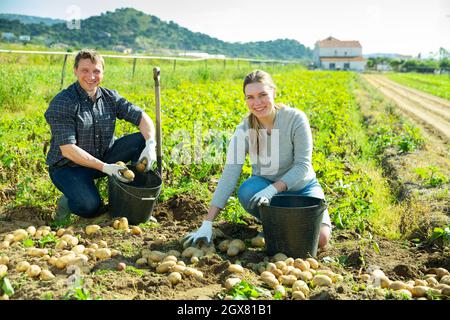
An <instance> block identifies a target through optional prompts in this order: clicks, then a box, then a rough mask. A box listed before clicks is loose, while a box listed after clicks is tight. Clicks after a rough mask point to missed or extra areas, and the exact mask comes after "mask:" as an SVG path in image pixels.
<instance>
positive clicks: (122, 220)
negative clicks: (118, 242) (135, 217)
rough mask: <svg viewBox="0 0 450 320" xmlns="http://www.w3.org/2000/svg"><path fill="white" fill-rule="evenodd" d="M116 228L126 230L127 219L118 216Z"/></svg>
mask: <svg viewBox="0 0 450 320" xmlns="http://www.w3.org/2000/svg"><path fill="white" fill-rule="evenodd" d="M118 228H119V229H120V230H128V219H127V218H125V217H123V218H120V219H119V225H118Z"/></svg>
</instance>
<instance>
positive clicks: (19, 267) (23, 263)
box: [16, 261, 30, 272]
mask: <svg viewBox="0 0 450 320" xmlns="http://www.w3.org/2000/svg"><path fill="white" fill-rule="evenodd" d="M28 268H30V263H29V262H27V261H21V262H19V263H18V264H17V266H16V270H17V271H19V272H26V271H27V270H28Z"/></svg>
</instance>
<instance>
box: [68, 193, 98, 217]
mask: <svg viewBox="0 0 450 320" xmlns="http://www.w3.org/2000/svg"><path fill="white" fill-rule="evenodd" d="M100 205H101V200H100V199H99V198H95V197H90V198H84V199H82V200H79V201H78V202H77V203H75V208H74V209H73V213H75V214H76V215H78V216H80V217H84V218H87V217H90V216H92V215H94V214H96V213H97V211H98V209H99V208H100Z"/></svg>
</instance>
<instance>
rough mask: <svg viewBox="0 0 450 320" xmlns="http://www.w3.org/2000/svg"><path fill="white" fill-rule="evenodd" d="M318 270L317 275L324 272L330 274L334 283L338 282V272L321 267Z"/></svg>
mask: <svg viewBox="0 0 450 320" xmlns="http://www.w3.org/2000/svg"><path fill="white" fill-rule="evenodd" d="M316 271H317V275H319V274H322V275H325V276H328V278H330V279H331V280H332V281H333V283H335V282H336V274H335V273H334V272H333V271H331V270H328V269H319V270H316Z"/></svg>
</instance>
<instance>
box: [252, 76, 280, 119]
mask: <svg viewBox="0 0 450 320" xmlns="http://www.w3.org/2000/svg"><path fill="white" fill-rule="evenodd" d="M274 96H275V90H274V89H273V88H271V87H269V86H267V85H264V84H263V83H259V82H254V83H249V84H247V85H246V86H245V101H246V102H247V107H248V109H249V110H250V112H251V113H252V114H254V115H255V116H256V117H257V118H258V119H261V118H265V117H268V116H270V115H271V114H272V112H273V108H274V106H275V101H274Z"/></svg>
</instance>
